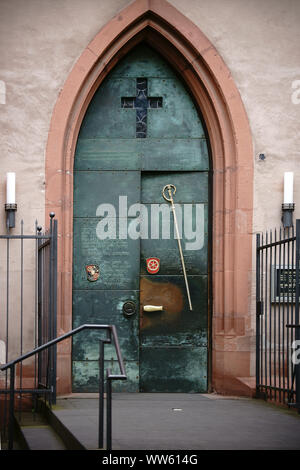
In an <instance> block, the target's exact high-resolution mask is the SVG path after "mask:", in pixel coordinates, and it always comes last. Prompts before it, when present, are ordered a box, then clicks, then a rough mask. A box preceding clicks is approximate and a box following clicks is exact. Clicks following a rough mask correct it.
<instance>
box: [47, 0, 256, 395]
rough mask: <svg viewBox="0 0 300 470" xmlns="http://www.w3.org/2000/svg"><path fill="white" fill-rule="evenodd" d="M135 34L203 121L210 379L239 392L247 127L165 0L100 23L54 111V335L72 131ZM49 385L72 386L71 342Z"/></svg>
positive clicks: (247, 230) (245, 359) (139, 4)
mask: <svg viewBox="0 0 300 470" xmlns="http://www.w3.org/2000/svg"><path fill="white" fill-rule="evenodd" d="M140 41H146V42H148V43H149V44H151V46H152V47H154V48H155V49H156V50H157V51H158V52H159V53H160V54H162V56H163V57H165V59H166V60H167V61H169V62H170V63H171V65H172V66H173V67H174V68H175V69H176V70H177V71H178V72H179V73H180V75H181V76H182V77H183V79H184V80H185V82H186V84H187V86H188V88H189V89H190V91H191V93H192V94H193V96H194V99H195V101H196V103H197V105H198V106H199V109H200V110H201V113H202V115H203V117H204V119H205V121H206V126H207V130H208V133H209V138H210V143H211V152H212V167H213V237H212V238H213V247H212V253H213V259H212V270H213V272H212V281H213V282H212V285H213V293H212V294H213V295H212V298H213V306H212V312H213V314H212V328H211V334H212V337H211V344H212V355H211V358H212V365H211V371H212V386H213V388H214V389H216V390H217V391H220V392H231V393H232V392H235V391H237V392H240V393H242V392H245V393H247V389H246V388H243V385H242V382H241V381H240V379H239V378H240V377H249V376H250V337H251V322H250V305H249V297H250V295H249V294H250V282H249V280H250V275H251V269H252V258H251V247H252V241H251V228H252V206H253V202H252V197H253V196H252V195H253V187H252V186H253V154H252V142H251V133H250V129H249V124H248V119H247V116H246V113H245V109H244V106H243V103H242V101H241V97H240V95H239V92H238V90H237V88H236V86H235V84H234V81H233V79H232V77H231V74H230V71H229V70H228V68H227V67H226V65H225V64H224V62H223V60H222V58H221V57H220V55H219V54H218V52H217V50H216V49H215V48H214V46H213V45H212V44H211V43H210V42H209V40H208V39H207V38H206V37H205V36H204V35H203V33H202V32H201V31H200V30H199V29H198V28H197V27H196V26H195V25H194V24H193V23H192V22H191V21H190V20H188V19H187V18H186V17H185V16H183V15H182V14H181V13H180V12H179V11H178V10H176V9H175V8H174V7H173V6H171V5H170V4H169V3H168V2H166V1H165V0H136V1H135V2H133V3H132V4H130V5H129V6H128V7H126V8H125V9H124V10H122V11H121V12H120V14H118V15H117V16H115V17H114V18H113V19H112V20H111V21H110V22H109V23H108V24H107V25H106V26H105V27H104V28H102V29H101V31H100V32H99V33H98V34H97V35H96V37H95V38H94V39H93V40H92V42H91V43H90V44H89V45H88V46H87V47H86V49H85V50H84V51H83V53H82V55H81V56H80V58H79V60H78V61H77V63H76V64H75V66H74V68H73V70H72V71H71V73H70V75H69V76H68V78H67V80H66V82H65V85H64V87H63V89H62V91H61V93H60V95H59V97H58V100H57V103H56V105H55V108H54V111H53V115H52V120H51V126H50V131H49V137H48V143H47V149H46V213H48V212H50V211H54V212H55V213H56V216H57V218H58V220H59V252H58V275H59V282H58V334H62V333H64V332H66V331H68V330H69V329H71V327H72V233H73V227H72V221H73V161H74V151H75V146H76V141H77V135H78V132H79V129H80V125H81V122H82V119H83V116H84V114H85V111H86V109H87V107H88V105H89V102H90V100H91V98H92V96H93V94H94V92H95V91H96V89H97V88H98V87H99V85H100V84H101V82H102V80H103V79H104V78H105V76H106V75H107V74H108V73H109V71H110V70H111V69H112V68H113V67H114V65H115V64H116V63H117V62H118V61H119V60H120V58H122V57H123V56H124V55H125V54H126V53H127V52H128V51H129V50H130V49H131V48H132V47H134V46H135V45H136V44H137V43H139V42H140ZM240 337H243V350H239V343H240V342H239V338H240ZM245 343H246V344H248V343H249V346H248V347H247V346H246V347H245ZM58 391H59V392H60V393H66V392H70V391H71V343H70V342H69V343H65V344H62V345H60V346H59V349H58Z"/></svg>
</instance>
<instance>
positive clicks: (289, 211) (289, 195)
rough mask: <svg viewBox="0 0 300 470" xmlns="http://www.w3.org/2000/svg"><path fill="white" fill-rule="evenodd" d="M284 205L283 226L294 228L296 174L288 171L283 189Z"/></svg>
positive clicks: (285, 174)
mask: <svg viewBox="0 0 300 470" xmlns="http://www.w3.org/2000/svg"><path fill="white" fill-rule="evenodd" d="M283 194H284V195H283V204H282V224H283V227H284V228H288V227H292V226H293V212H294V210H295V204H294V173H293V172H292V171H287V172H285V173H284V188H283Z"/></svg>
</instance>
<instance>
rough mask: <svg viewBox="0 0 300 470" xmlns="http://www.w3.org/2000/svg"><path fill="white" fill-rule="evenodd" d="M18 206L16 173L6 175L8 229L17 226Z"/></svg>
mask: <svg viewBox="0 0 300 470" xmlns="http://www.w3.org/2000/svg"><path fill="white" fill-rule="evenodd" d="M16 210H17V204H16V173H13V172H9V173H6V203H5V211H6V227H7V229H8V230H9V229H10V228H14V226H15V212H16Z"/></svg>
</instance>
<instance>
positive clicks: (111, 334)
mask: <svg viewBox="0 0 300 470" xmlns="http://www.w3.org/2000/svg"><path fill="white" fill-rule="evenodd" d="M86 329H89V330H107V332H108V337H107V338H106V339H101V340H99V342H100V348H99V351H100V357H99V369H100V370H99V438H98V445H99V448H102V447H103V418H104V400H103V398H104V374H103V370H104V343H111V342H112V339H113V342H114V345H115V349H116V353H117V359H118V364H119V368H120V374H112V373H111V371H110V369H107V370H106V379H107V400H106V401H107V427H106V447H107V450H111V442H112V441H111V430H112V425H111V423H112V421H111V418H112V415H111V410H112V409H111V394H112V387H111V380H126V379H127V375H126V371H125V367H124V362H123V358H122V354H121V350H120V345H119V340H118V335H117V330H116V327H115V326H114V325H97V324H84V325H81V326H79V327H78V328H75V329H73V330H71V331H69V332H68V333H65V334H64V335H62V336H58V337H57V338H55V339H53V340H51V341H48V342H47V343H45V344H43V345H41V346H39V347H37V348H35V349H33V350H32V351H30V352H28V353H25V354H23V355H22V356H19V357H18V358H17V359H14V360H13V361H10V362H8V363H6V364H4V365H2V366H0V370H1V371H4V370H7V369H10V392H9V393H10V403H9V431H8V436H9V438H8V449H9V450H11V449H13V418H14V395H15V392H16V390H15V387H14V383H15V365H16V364H18V363H19V362H21V361H24V360H25V359H28V358H29V357H32V356H34V355H35V354H38V353H40V352H42V351H44V350H45V349H48V348H50V347H52V346H55V345H56V344H57V343H59V342H60V341H63V340H65V339H67V338H69V337H71V336H74V335H75V334H77V333H79V332H81V331H83V330H86Z"/></svg>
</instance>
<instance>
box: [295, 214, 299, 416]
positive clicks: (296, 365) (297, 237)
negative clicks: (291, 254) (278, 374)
mask: <svg viewBox="0 0 300 470" xmlns="http://www.w3.org/2000/svg"><path fill="white" fill-rule="evenodd" d="M299 281H300V219H297V220H296V278H295V282H296V286H295V325H296V328H295V340H296V341H299V340H300V328H299V295H300V286H299ZM297 325H298V327H297ZM295 375H296V381H295V382H296V404H297V406H299V407H300V364H295Z"/></svg>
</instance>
